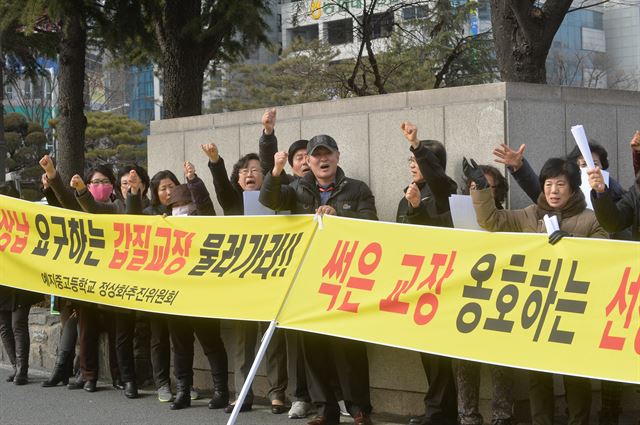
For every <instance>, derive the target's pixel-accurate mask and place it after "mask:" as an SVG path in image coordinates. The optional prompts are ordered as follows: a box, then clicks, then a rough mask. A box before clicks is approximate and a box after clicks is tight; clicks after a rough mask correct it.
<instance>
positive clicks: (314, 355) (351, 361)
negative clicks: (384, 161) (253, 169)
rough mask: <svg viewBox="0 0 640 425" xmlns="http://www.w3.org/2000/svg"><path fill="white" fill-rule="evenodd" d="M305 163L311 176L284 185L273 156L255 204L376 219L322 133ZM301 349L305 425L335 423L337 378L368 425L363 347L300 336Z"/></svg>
mask: <svg viewBox="0 0 640 425" xmlns="http://www.w3.org/2000/svg"><path fill="white" fill-rule="evenodd" d="M307 151H308V154H307V156H306V162H307V164H308V165H309V168H310V170H311V172H309V173H307V174H306V175H304V176H303V177H301V178H299V179H296V180H294V181H293V182H291V183H290V184H288V185H286V184H284V183H285V182H284V181H283V180H284V179H283V176H282V170H283V169H284V165H285V163H286V161H287V157H288V153H286V152H278V153H277V154H276V155H275V164H274V167H273V169H272V170H271V173H268V174H267V175H266V177H265V181H264V183H263V185H262V189H261V190H260V202H262V204H264V205H265V206H267V207H269V208H271V209H274V210H277V211H285V210H290V211H291V212H292V213H293V214H314V213H315V214H321V215H322V214H329V215H338V216H342V217H353V218H360V219H368V220H377V219H378V216H377V212H376V206H375V200H374V197H373V194H372V193H371V190H370V189H369V187H368V186H367V185H366V184H365V183H364V182H362V181H359V180H355V179H351V178H348V177H346V176H345V174H344V171H342V169H341V168H340V167H338V161H339V159H340V152H339V150H338V145H337V143H336V141H335V140H334V139H333V138H332V137H330V136H327V135H319V136H315V137H313V138H311V140H309V144H308V145H307ZM302 346H303V351H304V356H305V360H306V363H307V377H308V378H309V380H308V382H309V393H310V395H311V399H312V401H313V402H314V404H315V405H316V407H317V409H318V416H316V417H315V418H314V419H313V420H312V421H311V422H309V423H308V425H334V424H338V423H339V422H340V410H339V407H338V401H337V399H336V395H335V393H334V390H333V388H332V382H334V380H332V378H333V377H334V376H335V375H338V377H339V382H340V389H341V390H342V395H343V397H344V400H345V404H346V406H347V410H348V411H349V413H350V414H351V416H353V418H354V424H357V425H369V424H371V419H370V417H369V415H370V413H371V401H370V395H369V369H368V364H369V363H368V359H367V349H366V346H365V344H364V343H362V342H359V341H352V340H346V339H341V338H333V337H328V336H325V335H318V334H312V333H305V334H303V337H302Z"/></svg>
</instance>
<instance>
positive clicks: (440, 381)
mask: <svg viewBox="0 0 640 425" xmlns="http://www.w3.org/2000/svg"><path fill="white" fill-rule="evenodd" d="M420 359H421V360H422V367H423V368H424V373H425V374H426V375H427V381H428V383H429V389H428V390H427V394H426V395H425V396H424V406H425V415H426V417H427V418H428V419H429V420H430V421H431V422H433V423H434V424H443V425H455V424H456V423H457V419H458V402H457V398H456V387H455V380H454V378H453V369H452V367H451V359H450V358H448V357H443V356H436V355H433V354H426V353H421V354H420Z"/></svg>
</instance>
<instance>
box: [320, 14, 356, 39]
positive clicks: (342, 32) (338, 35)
mask: <svg viewBox="0 0 640 425" xmlns="http://www.w3.org/2000/svg"><path fill="white" fill-rule="evenodd" d="M326 25H327V41H328V42H329V44H331V45H336V44H346V43H351V42H353V20H352V19H351V18H349V19H340V20H338V21H329V22H327V23H326Z"/></svg>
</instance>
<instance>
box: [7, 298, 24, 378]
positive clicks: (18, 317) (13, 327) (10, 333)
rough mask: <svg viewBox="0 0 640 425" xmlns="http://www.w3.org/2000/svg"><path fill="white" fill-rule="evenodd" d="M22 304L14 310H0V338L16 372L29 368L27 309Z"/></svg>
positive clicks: (22, 371)
mask: <svg viewBox="0 0 640 425" xmlns="http://www.w3.org/2000/svg"><path fill="white" fill-rule="evenodd" d="M30 309H31V306H30V305H29V306H22V307H18V308H16V309H15V310H14V311H7V310H3V311H0V338H1V339H2V344H3V345H4V350H5V351H6V353H7V356H9V361H10V362H11V364H12V365H13V366H15V367H16V368H17V370H18V372H19V373H20V372H21V373H23V374H26V373H27V371H28V370H29V342H30V339H29V310H30Z"/></svg>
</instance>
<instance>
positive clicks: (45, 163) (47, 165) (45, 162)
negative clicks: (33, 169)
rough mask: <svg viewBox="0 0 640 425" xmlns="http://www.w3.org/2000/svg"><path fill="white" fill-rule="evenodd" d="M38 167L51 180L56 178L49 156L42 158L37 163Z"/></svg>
mask: <svg viewBox="0 0 640 425" xmlns="http://www.w3.org/2000/svg"><path fill="white" fill-rule="evenodd" d="M39 164H40V167H42V169H43V170H44V172H45V173H46V174H47V177H48V178H50V179H52V178H54V177H55V176H56V168H55V167H54V166H53V160H52V159H51V157H50V156H49V155H45V156H43V157H42V158H41V159H40V161H39Z"/></svg>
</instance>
